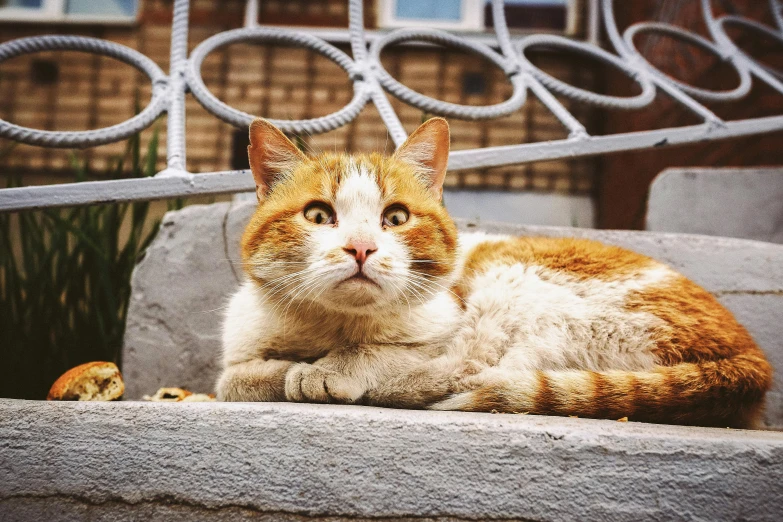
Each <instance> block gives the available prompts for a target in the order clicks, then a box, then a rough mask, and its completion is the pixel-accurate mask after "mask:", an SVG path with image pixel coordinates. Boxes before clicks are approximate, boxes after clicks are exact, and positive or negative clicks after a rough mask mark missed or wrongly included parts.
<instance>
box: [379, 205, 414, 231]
mask: <svg viewBox="0 0 783 522" xmlns="http://www.w3.org/2000/svg"><path fill="white" fill-rule="evenodd" d="M409 216H410V215H409V214H408V211H407V210H406V209H405V208H404V207H401V206H399V205H396V206H391V207H389V208H387V209H386V211H385V212H384V213H383V226H385V227H397V226H400V225H402V224H403V223H405V222H406V221H408V217H409Z"/></svg>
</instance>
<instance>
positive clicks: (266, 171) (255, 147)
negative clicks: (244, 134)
mask: <svg viewBox="0 0 783 522" xmlns="http://www.w3.org/2000/svg"><path fill="white" fill-rule="evenodd" d="M247 156H248V159H249V160H250V170H251V171H252V172H253V179H255V181H256V195H257V196H258V201H263V200H264V198H266V195H267V194H268V193H269V191H270V190H271V189H272V187H273V186H274V185H275V183H277V182H278V181H280V180H281V179H282V178H284V177H285V176H286V175H288V174H290V173H291V171H293V170H294V169H295V168H296V166H297V164H299V163H300V162H302V161H304V160H306V159H307V157H306V156H305V155H304V154H303V153H302V151H300V150H299V149H298V148H297V147H296V145H294V144H293V143H291V140H289V139H288V138H286V136H285V134H283V133H282V132H281V131H280V129H278V128H277V127H275V126H274V125H272V124H271V123H269V122H268V121H266V120H265V119H263V118H256V119H255V120H253V123H251V124H250V145H249V146H248V147H247Z"/></svg>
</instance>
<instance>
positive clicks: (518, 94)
mask: <svg viewBox="0 0 783 522" xmlns="http://www.w3.org/2000/svg"><path fill="white" fill-rule="evenodd" d="M590 1H591V4H592V9H591V11H592V12H593V13H595V12H596V11H597V8H598V6H597V5H596V2H597V1H598V0H590ZM700 1H701V9H702V12H703V16H704V21H705V23H706V26H707V28H708V29H709V32H710V36H711V38H712V39H711V40H708V39H706V38H704V37H702V36H700V35H698V34H696V33H693V32H690V31H687V30H685V29H683V28H680V27H677V26H674V25H670V24H664V23H657V22H642V23H637V24H634V25H631V26H630V27H628V28H627V29H626V30H625V32H624V33H623V34H620V32H619V30H618V28H617V25H616V23H615V19H614V12H613V0H601V5H600V13H601V18H602V20H603V23H604V26H605V28H606V32H607V34H608V36H609V39H610V41H611V44H612V45H613V47H614V49H615V51H616V53H617V54H612V53H610V52H607V51H605V50H603V49H601V48H599V47H598V46H596V45H594V44H591V43H584V42H578V41H574V40H571V39H568V38H565V37H561V36H555V35H531V36H525V37H522V38H519V39H512V37H511V35H510V33H509V30H508V27H507V25H506V21H505V15H504V5H503V0H492V14H493V20H494V28H495V34H496V37H497V44H498V45H497V48H498V49H499V52H498V51H497V50H495V49H493V48H492V47H490V46H488V45H485V44H483V43H478V42H475V41H470V40H468V39H465V38H461V37H459V36H456V35H453V34H450V33H448V32H445V31H440V30H435V29H400V30H396V31H393V32H391V33H389V34H387V35H385V36H383V37H381V38H378V39H375V40H374V41H372V43H371V44H370V45H368V38H367V37H366V35H365V32H364V27H363V13H362V10H363V4H362V0H349V35H350V47H351V52H352V55H353V56H352V57H351V56H348V55H347V54H346V53H344V52H343V51H341V50H340V49H338V48H337V47H335V46H333V45H331V44H330V43H328V42H326V41H324V40H323V39H320V38H318V37H316V36H314V35H312V34H308V33H305V32H302V31H293V30H286V29H280V28H271V27H263V26H256V27H246V28H242V29H235V30H231V31H225V32H222V33H219V34H216V35H215V36H212V37H211V38H208V39H207V40H205V41H203V42H202V43H201V44H199V45H198V46H197V47H196V48H195V49H194V50H193V52H192V53H191V54H190V56H188V52H187V41H188V11H189V1H188V0H176V1H175V3H174V18H173V22H172V36H171V60H170V70H169V74H168V75H166V74H165V73H164V72H163V71H162V70H161V69H160V67H158V66H157V65H156V64H155V63H154V62H153V61H152V60H150V59H149V58H147V57H146V56H144V55H143V54H141V53H139V52H137V51H135V50H133V49H130V48H128V47H125V46H122V45H119V44H116V43H112V42H108V41H104V40H100V39H96V38H87V37H79V36H40V37H31V38H21V39H18V40H13V41H10V42H6V43H4V44H0V63H2V62H3V61H5V60H8V59H10V58H13V57H16V56H20V55H25V54H31V53H35V52H40V51H54V50H58V51H83V52H88V53H94V54H99V55H103V56H109V57H112V58H115V59H117V60H120V61H122V62H124V63H127V64H129V65H131V66H133V67H135V68H137V69H138V70H139V71H141V72H143V73H144V74H145V75H146V76H147V77H148V78H149V80H150V82H152V97H151V100H150V102H149V104H148V105H147V106H146V108H144V109H143V110H142V111H141V112H140V113H139V114H138V115H136V116H134V117H133V118H131V119H129V120H127V121H124V122H122V123H119V124H117V125H113V126H111V127H106V128H102V129H96V130H90V131H79V132H58V131H45V130H36V129H30V128H25V127H20V126H18V125H14V124H13V123H10V122H6V121H3V120H0V136H1V137H4V138H9V139H12V140H15V141H19V142H22V143H27V144H31V145H39V146H42V147H90V146H94V145H100V144H105V143H111V142H115V141H120V140H122V139H125V138H127V137H129V136H131V135H132V134H134V133H136V132H139V131H141V130H143V129H145V128H147V127H149V126H150V125H151V124H152V123H153V121H155V119H156V118H158V117H159V116H160V115H161V114H163V113H164V112H165V113H167V116H168V120H167V134H168V137H167V166H166V168H165V169H164V170H163V171H161V172H159V173H158V174H157V175H156V176H155V177H153V178H147V179H128V180H112V181H95V182H85V183H75V184H62V185H48V186H36V187H20V188H6V189H0V211H13V210H21V209H31V208H43V207H59V206H71V205H84V204H92V203H105V202H113V201H133V200H148V199H162V198H172V197H182V196H192V195H206V194H222V193H234V192H243V191H250V190H253V189H254V185H253V180H252V177H251V176H250V174H249V173H248V172H247V171H225V172H212V173H203V174H192V173H189V172H187V170H186V168H185V157H186V156H185V154H186V150H185V96H186V94H187V91H190V92H191V93H192V94H193V96H194V97H195V98H196V99H197V100H198V101H199V102H200V103H201V104H202V105H203V106H204V108H205V109H206V110H207V111H209V112H210V113H212V114H213V115H215V116H217V117H218V118H220V119H221V120H223V121H226V122H228V123H230V124H232V125H235V126H237V127H246V126H247V125H249V123H250V122H251V121H252V119H253V118H254V116H253V115H251V114H248V113H245V112H242V111H239V110H237V109H234V108H232V107H230V106H228V105H226V104H225V103H223V102H221V101H220V100H219V99H218V98H216V97H215V95H214V94H212V93H211V92H210V91H209V89H208V88H207V86H206V85H205V84H204V80H203V79H202V77H201V66H202V64H203V63H204V60H205V58H206V57H207V56H208V55H209V54H210V53H213V52H214V51H216V50H217V49H219V48H221V47H223V46H226V45H230V44H233V43H237V42H279V43H284V44H288V45H296V46H301V47H305V48H308V49H311V50H312V51H315V52H317V53H319V54H320V55H322V56H324V57H326V58H328V59H330V60H332V61H333V62H335V63H336V64H338V65H339V66H340V67H341V68H342V69H343V70H345V73H346V74H347V75H348V77H349V78H350V79H351V81H352V83H353V98H352V100H351V101H350V102H349V103H348V104H347V105H346V106H345V107H343V108H342V109H340V110H338V111H337V112H334V113H332V114H329V115H326V116H322V117H319V118H313V119H308V120H272V121H273V123H275V124H276V125H278V126H279V127H280V128H281V129H283V130H285V131H290V132H306V133H310V134H317V133H323V132H327V131H330V130H333V129H336V128H338V127H341V126H343V125H346V124H348V123H349V122H351V121H352V120H353V119H354V118H356V117H357V116H358V114H359V112H360V111H361V110H362V108H363V107H364V106H365V105H366V104H367V103H369V102H372V103H373V104H375V107H376V108H377V110H378V112H379V114H380V116H381V118H382V119H383V122H384V124H385V125H386V128H387V129H388V131H389V134H390V136H391V138H392V140H393V141H394V143H395V145H397V146H399V145H400V144H401V143H402V142H403V141H404V140H405V138H406V136H407V134H406V132H405V129H404V128H403V126H402V124H401V122H400V119H399V118H398V117H397V115H396V114H395V112H394V109H393V108H392V105H391V103H390V102H389V98H388V97H387V93H388V94H391V95H392V96H394V97H396V98H398V99H400V100H402V101H403V102H405V103H407V104H409V105H412V106H414V107H416V108H418V109H421V110H422V111H426V112H428V113H431V114H437V115H442V116H446V117H453V118H461V119H468V120H484V119H492V118H498V117H501V116H505V115H508V114H511V113H512V112H514V111H516V110H518V109H519V108H520V107H522V106H523V105H524V104H525V101H526V99H527V96H528V95H529V94H532V95H534V96H536V97H537V98H538V99H539V100H540V101H541V102H542V103H543V104H544V105H545V106H546V107H547V108H548V109H549V110H550V111H551V112H552V113H553V114H554V115H555V116H556V117H557V119H558V120H559V121H560V122H561V123H562V124H563V125H564V126H565V128H566V129H567V130H568V131H569V135H568V138H566V139H562V140H555V141H548V142H538V143H524V144H519V145H506V146H498V147H485V148H478V149H471V150H459V151H454V152H452V153H451V155H450V158H449V168H450V170H452V171H454V170H463V169H471V168H478V167H495V166H501V165H511V164H521V163H530V162H535V161H541V160H552V159H560V158H575V157H581V156H589V155H595V154H600V153H608V152H617V151H630V150H640V149H647V148H652V147H656V146H661V145H663V144H667V145H676V144H684V143H692V142H701V141H711V140H719V139H726V138H732V137H737V136H747V135H752V134H763V133H768V132H772V131H776V130H781V129H783V115H779V116H771V117H761V118H753V119H745V120H739V121H724V120H722V119H721V118H719V117H718V116H717V115H716V114H715V113H713V112H712V111H711V110H709V109H708V108H707V107H706V106H705V105H703V104H702V103H700V102H702V101H708V102H714V101H733V100H739V99H741V98H743V97H744V96H745V95H747V94H748V92H749V91H750V89H751V86H752V84H753V81H760V82H763V83H765V84H766V85H768V86H769V87H771V88H772V89H774V90H775V91H777V92H778V93H780V94H783V82H781V78H782V77H783V75H781V73H780V71H775V70H772V69H771V68H769V67H767V66H765V65H763V64H761V63H759V62H757V61H755V60H754V59H753V58H752V57H750V56H748V55H747V54H746V53H744V52H743V51H742V50H741V49H740V48H739V47H738V46H737V45H736V44H735V43H734V42H733V41H732V39H731V38H730V37H729V36H728V34H727V32H726V28H727V27H728V26H732V25H733V26H735V27H742V28H744V29H746V30H750V31H755V32H757V33H759V34H762V35H765V36H766V37H769V38H772V39H774V40H776V41H778V42H779V43H781V44H783V4H782V3H781V2H780V0H769V5H770V8H771V10H772V12H773V16H774V18H775V22H776V24H777V28H772V27H769V26H766V25H764V24H761V23H759V22H756V21H754V20H750V19H747V18H742V17H738V16H721V17H717V18H716V17H715V16H714V14H713V11H712V8H711V5H710V0H700ZM640 33H658V34H664V35H668V36H670V37H673V38H676V39H679V40H682V41H685V42H687V43H690V44H692V45H696V46H698V47H700V48H702V49H703V50H705V51H707V52H710V53H713V54H714V55H715V56H717V57H718V58H719V59H720V60H722V61H723V62H725V63H727V64H728V65H730V66H731V67H733V68H734V70H735V71H736V73H737V74H738V76H739V78H740V81H739V85H738V86H737V87H735V88H734V89H731V90H725V91H716V90H708V89H703V88H698V87H694V86H691V85H688V84H686V83H683V82H681V81H678V80H676V79H674V78H672V77H670V76H668V75H666V74H665V73H663V72H661V71H660V70H658V69H656V67H655V66H653V65H652V64H651V63H649V62H648V61H647V60H646V59H645V58H644V57H643V56H642V54H641V53H639V52H638V50H637V49H636V47H635V43H634V37H635V36H636V35H638V34H640ZM410 41H425V42H431V43H435V44H439V45H444V46H447V47H455V48H458V49H462V50H464V51H467V52H470V53H474V54H476V55H479V56H481V57H483V58H485V59H486V60H488V61H489V62H491V63H492V64H494V65H495V66H496V67H498V68H500V69H501V70H502V71H503V72H504V73H505V75H506V77H507V78H508V81H509V82H510V84H511V86H512V94H511V95H510V97H509V98H508V99H507V100H505V101H503V102H501V103H498V104H495V105H488V106H468V105H459V104H454V103H448V102H444V101H441V100H436V99H434V98H431V97H428V96H424V95H422V94H420V93H417V92H415V91H413V90H411V89H410V88H408V87H406V86H405V85H403V84H401V83H400V82H398V81H397V80H395V79H394V78H393V77H392V76H391V75H390V74H389V73H388V72H386V71H385V70H384V68H383V66H382V64H381V61H380V55H381V52H382V51H383V49H384V48H386V47H388V46H390V45H393V44H399V43H402V42H410ZM541 46H545V47H549V48H557V49H561V50H565V51H567V52H572V53H578V54H581V55H586V56H589V57H592V58H594V59H596V60H599V61H601V62H605V63H607V64H610V65H612V66H614V67H616V68H617V69H619V70H620V71H622V72H623V73H625V74H626V75H627V76H628V77H629V78H630V79H631V80H633V81H634V82H636V83H637V84H638V86H639V87H640V88H641V93H640V94H638V95H635V96H630V97H617V96H609V95H604V94H597V93H594V92H590V91H587V90H584V89H581V88H579V87H575V86H573V85H569V84H567V83H564V82H562V81H561V80H558V79H557V78H554V77H553V76H550V75H549V74H547V73H546V72H544V71H542V70H541V69H539V68H538V67H536V66H535V65H533V64H532V63H531V62H530V60H529V59H528V58H527V56H526V51H527V50H528V49H531V48H533V47H541ZM658 91H661V92H663V93H665V94H666V95H668V96H670V97H671V98H673V99H674V100H675V101H677V102H678V103H680V104H682V105H683V106H684V107H685V108H686V109H688V110H689V111H691V112H692V113H694V114H695V115H696V116H697V117H698V118H699V119H700V120H701V123H699V124H697V125H690V126H686V127H677V128H667V129H657V130H649V131H642V132H632V133H622V134H613V135H607V136H592V135H590V134H588V132H587V131H586V130H585V128H584V126H583V125H582V124H581V123H580V122H579V121H577V119H576V118H575V117H574V116H573V115H572V114H571V113H570V112H569V111H568V110H567V109H566V108H565V107H564V106H563V105H562V104H561V103H560V102H559V101H558V100H557V98H556V97H555V95H561V96H564V97H566V98H570V99H572V100H575V101H577V102H580V103H585V104H591V105H595V106H599V107H604V108H609V109H616V110H629V109H639V108H642V107H646V106H648V105H649V104H651V103H652V101H653V100H654V98H655V96H656V94H657V92H658Z"/></svg>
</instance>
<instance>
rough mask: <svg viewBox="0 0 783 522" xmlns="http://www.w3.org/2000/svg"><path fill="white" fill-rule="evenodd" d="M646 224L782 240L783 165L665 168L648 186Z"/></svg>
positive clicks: (652, 227) (670, 229)
mask: <svg viewBox="0 0 783 522" xmlns="http://www.w3.org/2000/svg"><path fill="white" fill-rule="evenodd" d="M646 228H647V230H652V231H656V232H686V233H692V234H707V235H710V236H725V237H740V238H746V239H757V240H760V241H771V242H773V243H783V168H780V167H776V168H766V169H697V168H688V169H666V170H665V171H663V172H662V173H661V174H659V175H658V177H657V178H655V181H653V183H652V185H651V186H650V196H649V198H648V201H647V226H646Z"/></svg>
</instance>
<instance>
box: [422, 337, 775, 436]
mask: <svg viewBox="0 0 783 522" xmlns="http://www.w3.org/2000/svg"><path fill="white" fill-rule="evenodd" d="M771 382H772V368H771V367H770V365H769V363H767V361H766V360H765V359H764V357H763V356H761V355H758V354H755V353H750V354H742V355H735V356H733V357H729V358H725V359H719V360H714V361H705V362H699V363H679V364H674V365H672V366H656V367H655V368H653V369H652V370H649V371H621V370H612V371H603V372H593V371H579V370H565V371H531V372H525V373H516V374H510V375H507V376H504V377H502V378H500V379H498V378H492V379H491V382H488V383H486V384H483V385H481V386H480V387H479V388H477V389H475V390H471V391H466V392H462V393H458V394H455V395H453V396H451V397H450V398H448V399H446V400H444V401H441V402H438V403H436V404H434V405H432V406H431V407H430V409H435V410H463V411H486V412H490V411H496V412H500V413H534V414H539V415H572V416H578V417H591V418H598V419H620V418H623V417H627V418H628V419H629V420H632V421H640V422H657V423H664V424H693V425H700V426H718V427H732V428H742V427H750V426H751V425H753V423H754V422H756V421H757V420H758V417H759V416H760V414H761V408H762V403H763V399H764V394H765V393H766V391H767V390H768V389H769V387H770V385H771Z"/></svg>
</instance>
